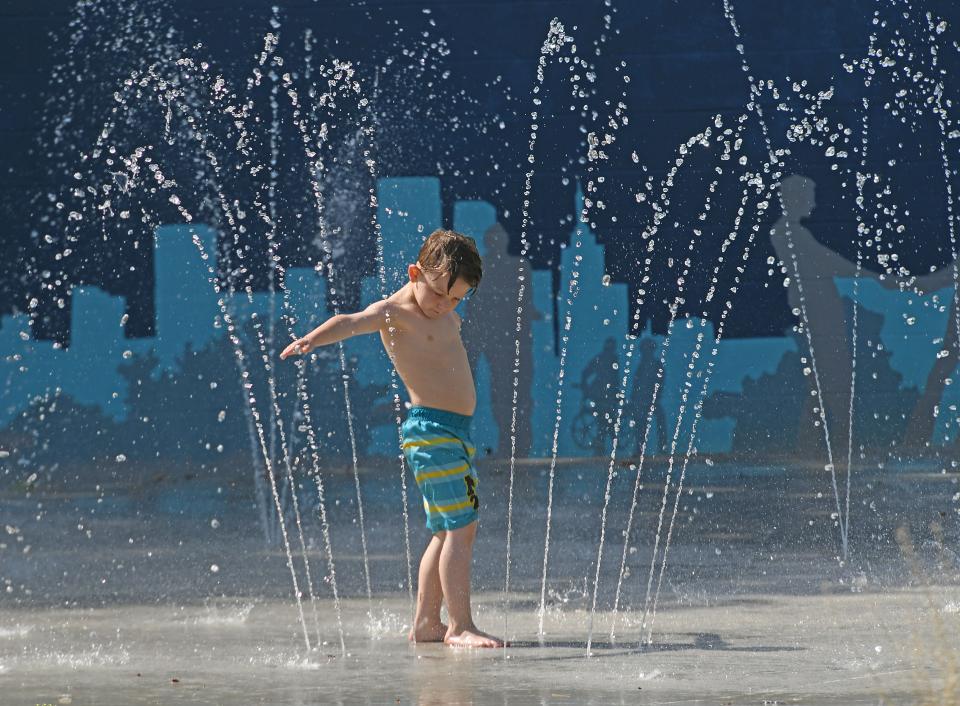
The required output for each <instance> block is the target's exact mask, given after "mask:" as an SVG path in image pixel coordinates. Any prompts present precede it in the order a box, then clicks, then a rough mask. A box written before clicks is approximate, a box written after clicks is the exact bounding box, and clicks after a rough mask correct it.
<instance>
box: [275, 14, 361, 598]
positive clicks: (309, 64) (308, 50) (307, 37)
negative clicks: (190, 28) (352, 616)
mask: <svg viewBox="0 0 960 706" xmlns="http://www.w3.org/2000/svg"><path fill="white" fill-rule="evenodd" d="M311 39H312V32H311V30H310V29H307V30H306V31H305V33H304V49H305V54H306V56H305V60H304V64H305V70H304V78H305V80H306V81H307V83H308V84H310V82H311V80H312V75H313V61H312V59H313V53H312V49H313V45H312V43H311ZM288 95H289V94H288ZM291 100H294V99H293V98H292V97H291ZM315 108H316V102H312V103H311V118H312V119H313V121H314V123H316V122H317V120H316V114H315ZM301 136H303V137H305V135H304V134H303V131H301ZM318 154H319V153H318ZM318 218H319V221H320V223H319V229H320V232H321V234H325V233H326V230H325V226H324V218H323V215H322V212H321V213H320V214H319V216H318ZM323 249H324V250H326V249H327V248H326V243H324V247H323ZM334 306H335V308H338V305H337V303H336V300H334ZM292 333H293V332H292V331H291V334H292ZM337 357H338V359H339V362H340V371H341V377H342V380H343V385H344V391H343V399H344V405H345V406H346V412H347V427H348V430H349V435H350V457H351V468H352V471H353V484H354V492H355V494H356V498H357V523H358V524H359V525H360V545H361V551H362V554H363V580H364V585H365V587H366V591H367V612H368V616H369V614H370V611H371V604H372V601H373V591H372V588H371V585H370V558H369V551H368V549H367V531H366V524H365V520H364V515H363V496H362V494H361V492H360V471H359V467H358V460H357V436H356V432H355V430H354V427H353V406H352V404H351V400H350V390H349V380H348V376H347V360H346V356H345V351H344V346H343V342H342V341H340V342H338V346H337Z"/></svg>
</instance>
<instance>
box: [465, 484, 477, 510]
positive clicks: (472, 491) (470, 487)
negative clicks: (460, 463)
mask: <svg viewBox="0 0 960 706" xmlns="http://www.w3.org/2000/svg"><path fill="white" fill-rule="evenodd" d="M463 482H464V483H465V484H466V486H467V499H469V500H470V502H472V503H473V509H474V510H479V509H480V499H479V498H478V497H477V481H476V479H475V478H474V477H473V476H464V477H463Z"/></svg>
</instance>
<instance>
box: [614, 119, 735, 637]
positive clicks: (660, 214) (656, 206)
mask: <svg viewBox="0 0 960 706" xmlns="http://www.w3.org/2000/svg"><path fill="white" fill-rule="evenodd" d="M744 123H745V120H740V121H739V122H738V125H737V128H736V131H735V132H734V133H733V135H734V137H733V139H732V144H733V145H734V149H735V150H736V149H738V147H736V146H737V145H739V144H740V142H739V136H740V134H741V132H742V130H743V129H744ZM714 125H715V126H716V127H717V128H719V127H721V126H722V122H721V121H720V120H719V118H715V119H714ZM728 132H729V130H728ZM726 134H727V132H725V133H724V136H726ZM718 139H720V138H718ZM699 142H700V141H699V140H698V138H697V136H694V137H692V138H690V139H688V140H687V141H686V143H684V149H677V150H676V151H675V154H677V153H679V154H680V155H681V156H680V157H678V158H676V159H673V160H671V163H670V168H669V170H668V171H667V175H666V176H665V177H664V179H663V180H661V182H660V194H659V196H658V199H657V201H656V202H654V203H653V204H652V211H653V223H652V224H651V225H650V226H649V227H647V228H646V229H645V230H644V232H643V235H642V237H643V239H644V240H647V241H648V242H649V245H648V248H647V250H648V252H652V251H653V247H654V242H655V241H654V240H653V239H652V238H653V236H654V235H656V233H657V232H658V230H659V226H660V223H661V222H662V221H663V220H664V219H666V218H667V216H668V215H669V213H670V209H669V203H670V201H669V199H668V198H667V197H668V196H669V194H670V191H671V189H672V187H673V185H674V184H675V178H676V176H677V174H678V173H679V170H680V168H681V166H682V165H683V163H684V156H683V153H684V150H687V151H688V150H689V149H690V148H691V147H693V146H694V145H696V144H698V143H699ZM727 142H731V140H727ZM650 261H651V258H646V260H645V263H644V276H643V281H647V280H648V279H649V270H650ZM645 295H646V292H645V291H644V290H643V289H642V288H641V289H640V290H638V292H637V297H636V300H635V308H636V309H637V311H639V309H640V307H641V306H642V305H643V303H644V299H643V297H644V296H645ZM675 314H676V311H675V309H674V310H672V311H671V318H670V320H669V321H668V323H667V335H666V337H665V338H664V341H663V344H662V346H661V348H660V358H659V361H658V365H657V377H656V381H655V382H654V386H653V390H652V392H651V400H650V406H649V407H648V409H647V418H646V423H645V425H644V433H643V440H642V442H641V446H640V458H639V459H638V460H639V463H638V464H637V469H636V470H637V474H636V478H635V480H634V485H633V493H632V496H631V500H630V509H629V511H628V514H627V523H626V528H625V529H624V532H623V537H624V543H623V551H622V554H621V558H620V571H619V574H618V577H617V586H616V590H615V593H614V600H613V608H612V611H611V620H610V639H611V641H613V640H614V639H615V638H616V622H617V616H618V611H619V606H620V596H621V592H622V588H623V579H624V576H625V574H626V565H627V556H628V554H629V550H630V534H631V531H632V529H633V517H634V514H635V513H636V508H637V503H638V500H639V493H640V488H641V484H640V481H641V479H642V474H643V464H644V461H645V460H646V449H647V441H648V440H649V436H650V430H651V428H652V425H653V419H654V416H655V413H656V407H657V401H658V396H659V393H660V387H661V381H662V380H663V376H664V370H665V368H666V356H667V352H668V350H669V347H670V341H671V338H672V334H673V325H674V318H675ZM635 326H636V322H635ZM632 345H633V344H632V343H631V351H632ZM623 394H625V388H622V389H621V395H623Z"/></svg>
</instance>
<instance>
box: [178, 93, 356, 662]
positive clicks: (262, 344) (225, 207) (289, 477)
mask: <svg viewBox="0 0 960 706" xmlns="http://www.w3.org/2000/svg"><path fill="white" fill-rule="evenodd" d="M179 107H180V106H179V104H178V108H179ZM193 134H194V135H195V136H196V135H197V133H196V132H194V133H193ZM206 141H207V138H206V136H200V137H199V138H198V142H199V143H200V147H201V149H202V150H203V152H204V154H206V155H207V156H208V159H209V158H211V157H213V155H212V152H211V151H210V150H209V149H208V148H207V144H206ZM271 152H273V150H271ZM210 161H211V166H212V168H213V170H214V173H215V174H216V180H215V181H214V185H215V189H216V191H217V194H218V196H219V198H220V208H221V210H222V211H223V212H224V213H226V214H229V213H230V206H229V204H228V203H227V200H226V198H225V197H224V195H223V189H222V187H220V186H219V178H220V169H219V163H218V162H217V161H216V160H215V158H214V159H211V160H210ZM259 210H260V211H261V215H262V216H266V217H267V218H269V222H271V228H272V227H273V225H272V224H273V223H274V221H273V218H272V217H271V216H267V214H265V213H263V208H262V204H261V205H259ZM229 222H230V224H231V226H234V225H235V221H234V219H233V218H232V217H230V218H229ZM232 232H233V237H234V244H235V245H236V244H237V241H238V236H239V234H238V232H237V231H236V229H235V227H234V228H232ZM268 251H269V253H270V259H271V261H273V260H274V258H275V256H276V246H275V243H274V241H273V239H272V238H270V239H269V247H268ZM277 269H278V272H279V273H280V275H281V277H280V287H281V291H282V292H283V293H284V305H285V307H286V308H289V293H288V290H287V289H286V287H284V284H283V274H284V272H283V269H282V268H281V267H279V266H278V268H277ZM230 287H231V290H232V289H233V287H232V283H231V285H230ZM245 291H246V293H247V299H248V301H249V302H250V303H252V302H253V296H252V290H251V289H250V287H246V288H245ZM251 318H252V319H253V320H254V331H255V332H256V334H257V342H258V344H259V349H260V352H261V355H262V356H263V359H264V368H265V372H266V373H267V378H268V390H269V393H270V406H271V410H272V415H271V419H273V420H274V423H275V424H276V425H277V426H278V431H279V434H280V442H281V448H282V450H283V462H284V468H285V472H286V473H285V479H286V481H287V487H288V488H289V489H290V498H291V502H292V505H293V512H294V521H295V523H296V526H297V533H298V538H299V544H300V550H301V556H302V560H303V564H304V572H305V574H306V576H305V578H306V582H307V587H308V593H309V597H310V604H311V608H312V612H313V619H314V627H315V630H316V632H317V642H318V643H319V642H320V641H321V636H320V623H319V616H318V615H317V607H316V595H315V593H314V589H313V578H312V576H311V573H310V561H309V556H308V553H307V547H306V542H305V539H304V533H303V523H302V518H301V514H300V508H299V501H298V499H297V493H296V481H295V479H294V476H293V468H292V465H291V463H290V454H289V448H288V444H287V443H286V438H285V432H284V430H283V427H282V416H281V413H280V408H279V404H278V398H277V392H276V387H275V384H274V380H273V375H272V374H271V371H272V366H271V364H270V362H269V361H270V360H271V356H270V354H269V352H268V350H269V348H268V344H267V342H266V341H265V340H264V336H263V331H262V327H261V325H260V323H259V317H258V315H257V314H256V312H254V313H253V314H252V317H251ZM300 362H302V361H300ZM301 367H303V366H301ZM275 462H276V461H275V459H274V458H273V457H272V456H271V459H270V465H271V467H272V466H273V465H274V464H275ZM271 485H272V486H274V487H275V486H276V483H275V481H274V480H273V479H272V478H271ZM275 504H276V508H277V517H278V521H279V522H280V524H281V528H282V531H283V533H284V535H285V534H286V519H285V513H284V511H283V507H284V503H283V502H282V498H280V497H277V498H275ZM322 513H323V514H325V507H324V508H323V510H322ZM329 555H330V557H331V558H332V552H329ZM288 561H289V562H290V563H291V565H292V556H288ZM334 575H335V574H334ZM333 591H334V602H335V604H336V605H337V608H338V609H337V620H338V631H339V635H340V643H341V649H342V651H343V653H345V652H346V646H345V643H344V637H343V625H342V621H341V619H340V610H339V597H338V595H337V589H336V583H335V581H334V582H333ZM308 649H309V646H308Z"/></svg>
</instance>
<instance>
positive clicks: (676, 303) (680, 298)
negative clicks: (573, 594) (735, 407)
mask: <svg viewBox="0 0 960 706" xmlns="http://www.w3.org/2000/svg"><path fill="white" fill-rule="evenodd" d="M716 184H717V182H716V180H714V181H713V182H711V191H712V190H713V189H714V188H716ZM708 203H709V197H708ZM704 213H705V210H704ZM699 236H700V232H699V229H696V228H695V229H694V234H693V236H692V237H691V238H690V243H689V245H688V246H687V249H688V250H690V251H693V250H694V248H695V244H696V242H697V240H698V239H699ZM689 273H690V260H689V259H687V260H686V261H685V262H684V270H683V273H682V274H681V276H680V278H679V280H678V286H677V294H676V296H675V298H674V300H673V304H672V305H671V306H670V322H669V324H668V327H667V336H668V337H669V336H670V335H671V334H672V331H673V327H674V325H675V322H676V316H677V310H678V309H679V307H680V306H681V305H682V304H683V302H684V301H685V297H684V285H685V283H686V279H687V276H688V275H689ZM702 337H703V332H702V331H701V332H700V334H699V336H698V343H699V341H700V340H702ZM697 355H698V351H696V352H695V353H694V356H697ZM694 356H691V359H690V363H689V364H688V366H687V379H686V380H685V381H684V389H683V393H682V395H681V399H680V409H679V412H678V413H677V421H676V424H675V425H674V430H673V438H672V439H671V442H670V456H669V458H668V460H667V477H666V479H665V481H664V484H663V499H662V501H661V506H660V514H659V517H658V519H657V534H656V538H655V539H654V544H653V551H652V552H651V553H650V573H649V576H648V578H647V595H646V598H645V599H644V607H643V613H644V619H643V621H642V622H641V625H642V624H643V622H645V621H646V615H647V610H648V606H649V604H650V589H651V585H652V582H653V570H654V565H655V562H656V559H657V551H658V549H659V546H660V534H661V529H662V527H663V515H664V510H665V508H666V503H667V495H668V493H669V489H670V481H671V479H672V474H673V464H674V457H675V455H676V448H677V441H678V439H679V438H680V431H681V429H682V427H683V419H684V412H685V411H686V405H687V393H688V391H689V389H690V377H691V370H692V368H693V366H695V364H696V357H694Z"/></svg>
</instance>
